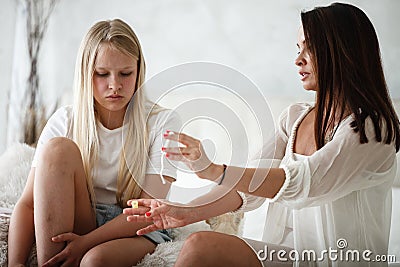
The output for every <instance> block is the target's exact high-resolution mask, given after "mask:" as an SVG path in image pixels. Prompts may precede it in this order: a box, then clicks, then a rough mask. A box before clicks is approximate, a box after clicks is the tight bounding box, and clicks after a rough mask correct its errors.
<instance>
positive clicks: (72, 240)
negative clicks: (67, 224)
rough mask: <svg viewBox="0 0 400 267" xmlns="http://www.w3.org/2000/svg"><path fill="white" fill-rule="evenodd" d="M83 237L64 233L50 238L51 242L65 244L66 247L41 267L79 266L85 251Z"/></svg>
mask: <svg viewBox="0 0 400 267" xmlns="http://www.w3.org/2000/svg"><path fill="white" fill-rule="evenodd" d="M83 239H84V237H83V236H80V235H77V234H74V233H65V234H60V235H58V236H55V237H53V238H52V241H53V242H57V243H59V242H67V246H66V247H65V248H64V249H63V250H62V251H61V252H60V253H58V254H57V255H55V256H54V257H53V258H51V259H50V260H48V261H47V262H46V263H45V264H44V265H43V267H52V266H61V265H62V266H79V264H80V262H81V260H82V257H83V255H84V254H85V253H86V251H87V249H86V248H85V247H84V242H83Z"/></svg>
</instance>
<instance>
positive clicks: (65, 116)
mask: <svg viewBox="0 0 400 267" xmlns="http://www.w3.org/2000/svg"><path fill="white" fill-rule="evenodd" d="M72 116H73V112H72V107H71V106H65V107H62V108H60V109H58V110H57V111H56V112H55V113H54V114H53V115H52V116H51V117H50V119H49V120H48V122H47V124H46V126H45V127H44V129H43V131H42V133H41V135H40V137H39V140H38V144H37V147H36V151H35V155H34V158H33V161H32V167H36V165H37V160H38V158H39V156H38V155H39V154H40V152H41V150H42V147H43V144H44V143H46V142H47V141H48V140H50V139H51V138H54V137H67V138H72V136H71V135H72V131H71V127H72V123H71V122H72V121H73V120H72ZM147 125H148V129H149V140H148V142H149V155H148V157H147V159H144V160H147V170H146V174H159V173H160V170H161V153H162V151H161V147H162V140H163V134H164V133H165V131H166V130H171V131H178V130H179V129H180V127H179V126H180V120H179V118H178V116H177V115H176V113H174V112H172V111H171V110H163V111H161V112H158V113H156V114H155V115H153V116H151V117H150V118H149V119H148V122H147ZM124 127H126V126H122V127H120V128H117V129H113V130H110V129H107V128H105V127H104V126H103V125H102V124H101V123H100V122H99V121H98V122H97V131H98V136H99V145H100V147H99V154H98V162H97V164H96V165H95V166H94V168H93V169H92V174H93V185H94V191H95V194H96V201H97V202H98V203H103V204H115V203H116V197H115V194H116V191H117V176H118V170H119V159H120V153H121V149H122V132H123V130H124ZM162 174H163V175H165V176H170V177H173V178H176V176H177V175H176V168H174V167H173V166H172V165H171V164H170V163H169V161H167V160H164V168H163V171H162Z"/></svg>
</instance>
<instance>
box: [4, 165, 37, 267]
mask: <svg viewBox="0 0 400 267" xmlns="http://www.w3.org/2000/svg"><path fill="white" fill-rule="evenodd" d="M34 177H35V168H31V170H30V172H29V176H28V180H27V182H26V185H25V189H24V191H23V193H22V195H21V197H20V199H19V200H18V202H17V204H16V205H15V207H14V210H13V213H12V216H11V220H10V227H9V232H8V266H21V264H22V265H25V264H26V261H27V259H28V257H29V254H30V252H31V249H32V245H33V242H34V237H35V228H34V222H33V180H34Z"/></svg>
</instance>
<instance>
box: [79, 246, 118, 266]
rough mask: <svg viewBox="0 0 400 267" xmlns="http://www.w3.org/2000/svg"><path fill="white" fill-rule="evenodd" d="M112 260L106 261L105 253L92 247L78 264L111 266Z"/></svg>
mask: <svg viewBox="0 0 400 267" xmlns="http://www.w3.org/2000/svg"><path fill="white" fill-rule="evenodd" d="M112 265H113V263H112V262H108V258H107V257H106V256H105V253H104V252H103V251H102V250H101V249H99V248H96V247H94V248H92V249H91V250H89V251H88V252H86V254H85V255H84V256H83V258H82V260H81V263H80V266H82V267H102V266H112Z"/></svg>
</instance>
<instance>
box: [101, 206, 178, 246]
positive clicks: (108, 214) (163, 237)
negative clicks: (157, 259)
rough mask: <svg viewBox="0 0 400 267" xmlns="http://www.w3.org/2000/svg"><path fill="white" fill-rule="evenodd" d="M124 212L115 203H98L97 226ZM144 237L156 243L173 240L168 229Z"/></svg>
mask: <svg viewBox="0 0 400 267" xmlns="http://www.w3.org/2000/svg"><path fill="white" fill-rule="evenodd" d="M121 213H122V208H121V207H120V206H118V205H113V204H96V224H97V227H100V226H102V225H103V224H105V223H107V222H109V221H111V220H112V219H114V218H115V217H117V216H118V215H120V214H121ZM143 237H144V238H146V239H148V240H149V241H151V242H153V243H154V244H155V245H158V244H161V243H165V242H169V241H172V238H171V237H170V235H169V232H168V231H167V230H157V231H154V232H151V233H148V234H145V235H143Z"/></svg>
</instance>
